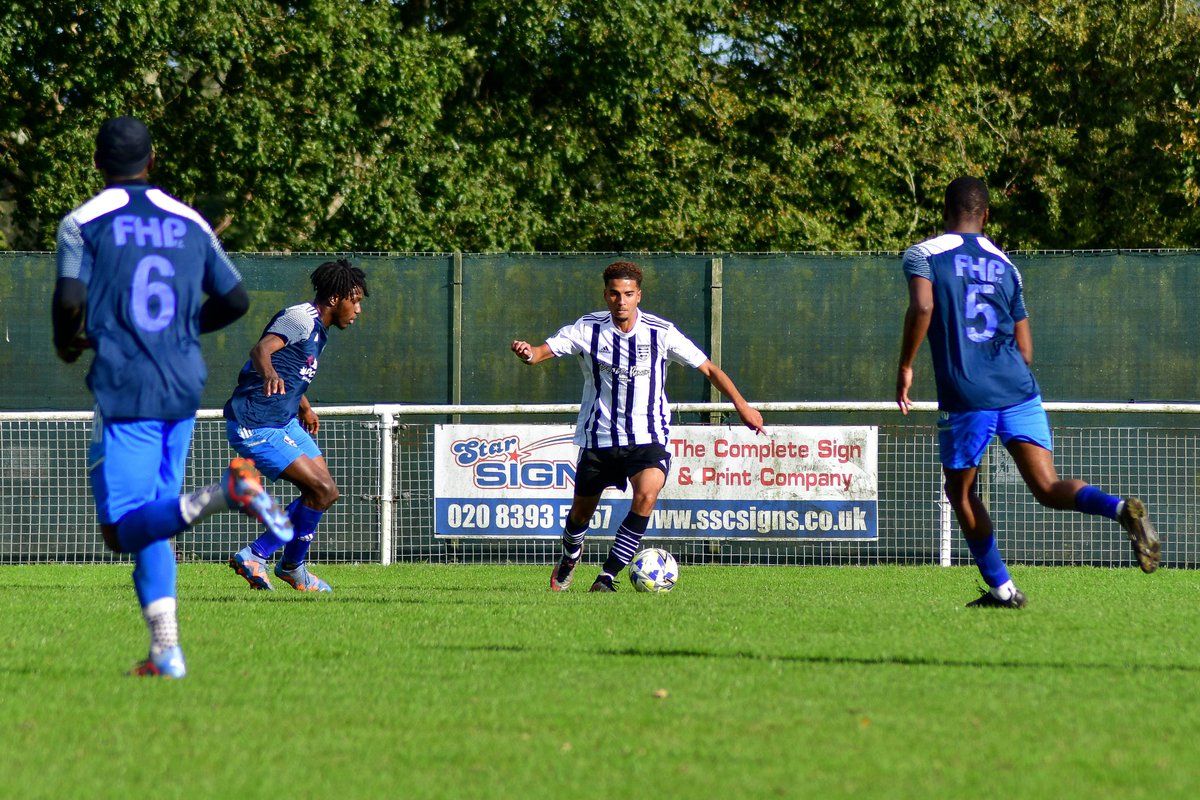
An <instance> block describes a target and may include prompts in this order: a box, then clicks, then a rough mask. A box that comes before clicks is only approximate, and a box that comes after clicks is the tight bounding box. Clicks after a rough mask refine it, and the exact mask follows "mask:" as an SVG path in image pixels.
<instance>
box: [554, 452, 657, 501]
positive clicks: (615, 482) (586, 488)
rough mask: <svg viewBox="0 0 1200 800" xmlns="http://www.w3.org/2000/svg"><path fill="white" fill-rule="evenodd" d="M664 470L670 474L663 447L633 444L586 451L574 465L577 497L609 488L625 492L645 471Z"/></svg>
mask: <svg viewBox="0 0 1200 800" xmlns="http://www.w3.org/2000/svg"><path fill="white" fill-rule="evenodd" d="M650 467H654V468H655V469H661V470H662V472H663V475H670V474H671V454H670V453H668V452H667V448H665V447H663V446H662V445H661V444H632V445H625V446H623V447H596V448H586V447H585V448H583V449H582V450H580V451H579V463H578V464H577V465H576V466H575V494H576V495H577V496H579V497H594V496H596V495H598V494H600V493H601V492H603V491H604V490H605V489H606V488H608V487H609V486H613V487H616V488H617V489H620V490H621V491H622V492H623V491H625V489H626V487H628V485H629V482H628V479H629V478H631V477H633V476H634V475H637V474H638V473H639V472H641V471H642V470H644V469H648V468H650Z"/></svg>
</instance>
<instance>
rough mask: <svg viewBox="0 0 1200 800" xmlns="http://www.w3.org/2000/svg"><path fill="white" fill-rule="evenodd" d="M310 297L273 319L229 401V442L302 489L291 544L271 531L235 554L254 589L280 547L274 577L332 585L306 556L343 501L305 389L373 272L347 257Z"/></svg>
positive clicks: (302, 586) (306, 586)
mask: <svg viewBox="0 0 1200 800" xmlns="http://www.w3.org/2000/svg"><path fill="white" fill-rule="evenodd" d="M311 279H312V285H313V289H315V290H316V296H315V297H314V298H313V300H312V301H311V302H307V303H300V304H299V305H294V306H290V307H288V308H285V309H283V310H282V311H280V312H279V313H278V314H276V315H275V316H274V317H272V318H271V321H270V322H269V323H267V327H266V328H265V329H264V330H263V333H262V337H261V338H259V340H258V343H257V344H255V345H254V347H253V348H252V349H251V350H250V360H249V361H247V362H246V364H245V366H243V367H242V371H241V372H240V373H239V374H238V383H237V388H236V389H234V390H233V396H232V397H230V398H229V401H228V402H227V403H226V404H225V420H226V429H227V433H228V436H229V443H230V444H231V445H232V446H233V449H234V450H237V451H238V452H239V453H241V454H242V455H243V456H246V457H247V458H253V459H254V460H255V461H256V463H257V464H258V466H259V468H260V469H261V470H262V471H263V474H265V475H266V476H267V477H268V478H270V479H271V480H277V479H278V478H280V477H283V478H286V479H287V480H288V481H290V482H291V483H292V484H293V485H295V486H296V488H298V489H299V490H300V496H299V497H297V498H296V499H295V500H293V501H292V503H291V505H289V506H288V507H287V514H288V517H289V518H290V519H291V521H292V525H293V528H294V530H295V538H294V539H292V540H291V541H290V542H289V541H288V540H286V539H283V538H281V537H279V536H276V535H275V534H274V533H272V532H270V531H267V532H265V533H263V535H262V536H260V537H259V538H258V539H256V540H254V541H253V542H251V543H250V544H249V545H247V546H246V547H243V548H242V549H241V550H239V551H238V552H236V553H234V554H233V555H232V556H231V557H230V559H229V566H230V567H232V568H233V570H234V571H235V572H237V574H239V575H241V576H242V577H243V578H245V579H246V581H247V582H248V583H249V584H250V586H252V587H253V588H255V589H265V590H272V589H273V588H274V587H272V586H271V580H270V578H269V577H267V561H268V560H269V559H270V558H271V556H272V555H274V554H275V552H276V551H277V550H279V548H281V547H282V548H283V556H282V558H280V559H279V561H277V562H276V564H275V576H276V577H277V578H279V579H280V580H283V581H285V582H286V583H288V584H290V585H291V586H292V588H294V589H297V590H299V591H302V592H329V591H332V589H330V586H329V584H328V583H326V582H325V581H323V580H321V579H320V578H318V577H317V576H316V575H314V574H313V573H312V572H310V571H309V570H308V567H307V566H306V564H305V559H306V558H307V557H308V550H309V547H311V546H312V540H313V537H314V536H315V535H316V531H317V524H318V523H319V522H320V521H321V516H322V515H323V514H324V513H325V511H326V510H327V509H328V508H329V507H330V506H331V505H333V504H334V502H335V501H336V500H337V499H338V487H337V483H336V482H334V480H333V476H332V475H330V474H329V466H328V464H326V463H325V456H323V455H322V454H321V449H320V448H319V447H317V443H316V442H315V441H314V440H313V437H312V435H313V434H315V433H316V432H317V430H318V428H319V427H320V420H319V419H318V418H317V414H316V412H314V411H313V409H312V406H310V405H309V403H308V398H307V397H306V396H305V392H307V391H308V385H309V384H310V383H311V382H312V379H313V378H314V377H316V374H317V366H318V363H319V360H320V357H321V352H322V351H323V350H324V349H325V344H326V343H327V342H328V340H329V328H330V326H334V327H337V328H341V329H343V330H344V329H346V328H348V327H349V326H350V325H352V324H354V320H355V318H357V317H358V314H359V312H360V311H362V300H363V298H364V297H366V296H367V294H368V293H367V277H366V275H365V274H364V273H363V271H362V270H361V269H359V268H358V267H355V266H353V265H351V264H350V262H349V261H346V260H345V259H338V260H337V261H329V262H327V263H324V264H322V265H321V266H319V267H317V268H316V269H315V270H314V271H313V273H312V276H311Z"/></svg>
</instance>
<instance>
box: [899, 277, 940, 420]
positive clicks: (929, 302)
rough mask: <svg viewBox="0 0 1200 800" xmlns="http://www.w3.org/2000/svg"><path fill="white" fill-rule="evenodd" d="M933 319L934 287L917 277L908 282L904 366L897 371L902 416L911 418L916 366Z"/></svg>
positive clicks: (900, 366)
mask: <svg viewBox="0 0 1200 800" xmlns="http://www.w3.org/2000/svg"><path fill="white" fill-rule="evenodd" d="M932 319H933V284H932V283H931V282H930V281H929V280H928V279H927V278H921V277H918V276H916V275H914V276H913V277H911V278H909V280H908V310H907V311H905V312H904V333H903V334H902V336H901V338H900V363H899V366H898V367H897V369H896V405H898V406H900V413H901V414H906V415H907V414H908V409H910V408H911V407H912V400H910V399H909V397H908V390H909V389H911V388H912V382H913V362H914V361H916V360H917V352H918V351H919V350H920V349H921V342H923V341H925V334H927V333H928V332H929V322H930V320H932Z"/></svg>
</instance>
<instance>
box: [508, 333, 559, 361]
mask: <svg viewBox="0 0 1200 800" xmlns="http://www.w3.org/2000/svg"><path fill="white" fill-rule="evenodd" d="M512 351H513V355H515V356H516V357H517V358H519V359H521V360H522V361H524V362H525V363H526V364H536V363H538V362H539V361H545V360H546V359H548V358H554V351H553V350H551V349H550V346H549V345H547V344H539V345H537V346H536V347H535V346H533V345H531V344H530V343H529V342H523V341H521V340H519V339H518V340H516V341H514V342H513V343H512Z"/></svg>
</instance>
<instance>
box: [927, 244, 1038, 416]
mask: <svg viewBox="0 0 1200 800" xmlns="http://www.w3.org/2000/svg"><path fill="white" fill-rule="evenodd" d="M904 275H905V277H906V278H908V279H911V278H913V277H914V276H915V277H921V278H926V279H927V280H929V281H931V282H932V283H933V319H932V321H931V322H930V324H929V334H928V335H929V348H930V352H931V353H932V354H933V374H934V378H935V379H936V381H937V393H938V407H939V408H940V409H941V410H943V411H969V410H976V409H996V408H1007V407H1009V406H1012V405H1016V404H1017V403H1022V402H1024V401H1026V400H1029V399H1030V398H1032V397H1034V396H1035V395H1037V394H1038V385H1037V381H1036V380H1035V379H1034V377H1033V373H1032V372H1031V371H1030V370H1029V366H1028V365H1027V364H1026V363H1025V359H1024V357H1022V355H1021V351H1020V350H1019V349H1018V348H1017V342H1016V338H1015V337H1014V335H1013V330H1014V328H1015V326H1016V323H1018V322H1020V321H1021V320H1023V319H1025V318H1026V317H1027V316H1028V314H1027V313H1026V311H1025V298H1024V295H1023V291H1022V286H1021V273H1020V272H1019V271H1018V270H1017V268H1016V267H1015V266H1014V265H1013V263H1012V262H1011V261H1009V260H1008V256H1006V255H1005V254H1004V251H1002V250H1001V249H1000V248H999V247H997V246H996V245H994V244H992V242H991V241H990V240H989V239H988V238H987V237H986V236H983V235H982V234H972V233H945V234H942V235H941V236H938V237H935V238H933V239H928V240H926V241H924V242H921V243H920V244H915V245H913V246H912V247H910V248H909V249H908V251H907V252H905V254H904Z"/></svg>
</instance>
